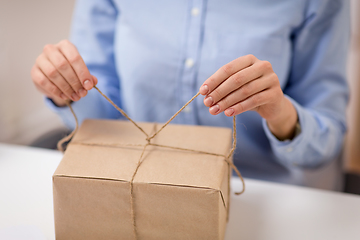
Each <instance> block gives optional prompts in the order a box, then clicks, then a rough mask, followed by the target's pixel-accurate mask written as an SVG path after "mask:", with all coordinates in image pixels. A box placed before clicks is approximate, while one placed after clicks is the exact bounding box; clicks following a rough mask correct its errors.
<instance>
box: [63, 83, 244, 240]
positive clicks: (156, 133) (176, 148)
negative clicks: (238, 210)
mask: <svg viewBox="0 0 360 240" xmlns="http://www.w3.org/2000/svg"><path fill="white" fill-rule="evenodd" d="M94 88H95V89H96V90H97V91H98V92H99V93H100V94H101V95H102V96H103V97H104V98H105V99H106V100H107V101H108V102H109V103H110V104H111V105H112V106H113V107H114V108H115V109H116V110H118V111H119V112H120V113H121V114H122V115H123V116H124V117H125V118H127V119H128V120H129V121H130V122H132V123H133V124H134V125H135V126H136V127H137V128H138V129H139V130H140V131H141V132H142V133H144V134H145V136H146V141H147V143H146V144H145V145H133V144H124V145H121V144H102V143H81V142H72V143H75V144H81V145H91V146H114V147H120V146H143V149H142V152H141V155H140V158H139V160H138V163H137V166H136V169H135V171H134V173H133V175H132V178H131V181H130V208H131V209H130V210H131V216H132V223H133V231H134V236H135V239H138V237H137V231H136V221H135V211H134V187H133V182H134V179H135V175H136V173H137V172H138V169H139V167H140V165H141V163H142V160H143V156H144V153H145V150H146V148H147V147H148V146H150V145H151V146H156V147H163V148H170V149H175V150H182V151H189V152H195V153H200V154H209V155H213V156H220V157H224V160H225V162H226V163H227V164H228V165H229V166H230V168H231V169H233V170H234V171H235V173H236V174H237V175H238V177H239V178H240V180H241V182H242V190H241V191H240V192H235V194H236V195H240V194H242V193H243V192H244V191H245V182H244V179H243V177H242V175H241V173H240V171H239V170H238V169H237V167H236V166H235V165H234V164H233V162H232V161H231V157H232V155H233V154H234V151H235V148H236V118H235V116H233V143H232V148H231V150H230V152H229V154H228V155H227V156H225V155H222V154H216V153H211V152H204V151H198V150H193V149H187V148H180V147H173V146H166V145H160V144H156V143H152V142H151V140H152V139H153V138H154V137H155V136H157V135H158V134H159V133H160V132H161V131H162V130H163V129H164V128H165V127H166V126H167V125H168V124H169V123H170V122H171V121H172V120H173V119H174V118H175V117H176V116H177V115H178V114H179V113H180V112H181V111H182V110H184V108H185V107H187V105H189V104H190V103H191V102H192V101H193V100H194V99H195V98H197V97H198V96H199V95H200V93H199V92H198V93H197V94H196V95H194V96H193V97H192V98H191V99H190V100H189V101H188V102H187V103H186V104H185V105H184V106H183V107H182V108H180V110H179V111H177V112H176V113H175V114H174V115H173V116H172V117H171V118H170V119H169V120H168V121H167V122H166V123H165V124H163V125H162V127H161V128H160V129H159V130H157V131H156V129H155V131H154V133H153V134H152V135H151V136H149V134H147V133H146V132H145V131H144V129H142V128H141V127H140V126H139V125H138V124H136V122H135V121H134V120H132V119H131V118H130V117H129V116H128V115H127V114H126V113H125V112H124V110H122V109H121V108H120V107H118V106H117V105H116V104H115V103H114V102H113V101H112V100H111V99H110V98H108V97H107V96H106V95H105V94H104V93H102V92H101V91H100V89H99V88H98V87H97V86H94ZM66 105H67V106H68V107H69V108H70V111H71V113H72V114H73V116H74V119H75V122H76V127H75V129H74V131H72V132H71V133H70V134H69V135H68V136H66V137H64V138H63V139H61V140H60V141H59V142H58V145H57V147H58V149H59V150H60V151H62V152H64V148H63V144H64V143H65V142H68V141H70V140H71V139H72V137H73V136H74V135H75V133H76V132H77V130H78V128H79V123H78V119H77V117H76V114H75V112H74V110H73V108H72V107H71V104H70V102H69V101H68V102H66ZM155 127H156V125H155ZM228 193H229V194H230V176H229V177H228ZM229 200H230V199H229V198H228V203H227V211H228V212H229ZM228 217H229V214H228Z"/></svg>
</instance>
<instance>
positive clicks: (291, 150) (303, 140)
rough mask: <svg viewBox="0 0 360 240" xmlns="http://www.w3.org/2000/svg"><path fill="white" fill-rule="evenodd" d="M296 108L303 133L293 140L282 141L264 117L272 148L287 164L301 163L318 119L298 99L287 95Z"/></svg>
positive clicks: (264, 124) (264, 125)
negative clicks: (300, 160)
mask: <svg viewBox="0 0 360 240" xmlns="http://www.w3.org/2000/svg"><path fill="white" fill-rule="evenodd" d="M285 97H286V98H288V99H289V100H290V101H291V103H292V104H293V106H294V107H295V109H296V112H297V114H298V119H299V124H300V127H301V133H300V134H299V135H297V136H296V137H295V138H294V139H292V140H285V141H280V140H278V139H277V138H276V137H275V136H274V134H272V132H271V131H270V129H269V127H268V125H267V122H266V120H265V119H263V122H262V124H263V128H264V131H265V134H266V136H267V137H268V139H269V141H270V145H271V148H272V149H273V152H274V154H275V155H276V156H277V157H278V159H279V161H280V162H282V163H283V164H285V165H289V164H290V165H291V166H294V165H301V164H302V162H299V156H302V155H304V150H305V149H306V146H307V143H308V141H309V139H310V138H311V136H312V134H313V133H312V126H314V125H316V120H315V119H314V118H313V116H312V115H311V113H309V112H308V111H306V110H305V109H304V108H303V107H302V106H300V105H299V104H298V103H297V102H296V101H294V100H293V99H292V98H290V97H289V96H286V95H285Z"/></svg>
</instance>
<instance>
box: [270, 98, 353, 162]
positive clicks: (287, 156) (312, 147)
mask: <svg viewBox="0 0 360 240" xmlns="http://www.w3.org/2000/svg"><path fill="white" fill-rule="evenodd" d="M289 100H290V101H291V102H292V104H293V106H294V107H295V109H296V112H297V114H298V117H299V123H300V126H301V133H300V134H299V135H298V136H296V137H295V138H294V139H292V140H286V141H279V140H278V139H277V138H276V137H275V136H274V135H273V134H272V133H271V131H270V129H269V128H268V125H267V124H266V121H265V120H264V122H263V127H264V130H265V133H266V135H267V136H268V138H269V141H270V144H271V147H272V149H273V151H274V153H275V155H276V156H277V158H278V160H279V162H280V163H282V164H283V165H285V166H289V167H293V166H297V167H304V168H316V167H318V166H321V165H322V164H324V163H326V162H328V161H331V160H333V159H334V158H335V157H336V156H337V155H338V154H339V152H340V150H341V148H342V144H343V137H344V134H345V131H346V127H345V118H343V119H337V118H334V117H331V116H330V115H325V114H323V113H321V112H319V111H315V110H310V109H306V108H304V107H302V106H300V105H299V104H297V103H296V102H295V101H294V100H292V99H290V98H289Z"/></svg>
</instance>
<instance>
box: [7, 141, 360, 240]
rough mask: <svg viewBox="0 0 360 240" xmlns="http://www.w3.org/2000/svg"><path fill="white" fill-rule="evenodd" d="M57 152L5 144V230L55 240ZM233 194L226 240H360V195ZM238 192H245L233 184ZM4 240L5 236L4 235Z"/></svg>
mask: <svg viewBox="0 0 360 240" xmlns="http://www.w3.org/2000/svg"><path fill="white" fill-rule="evenodd" d="M61 158H62V154H61V153H60V152H58V151H54V150H46V149H40V148H31V147H26V146H15V145H7V144H0V193H1V197H0V231H1V230H4V229H9V228H14V227H15V228H16V227H17V226H22V227H23V226H34V227H36V228H37V229H40V230H41V231H42V233H43V235H44V236H45V238H46V239H49V240H50V239H54V219H53V200H52V180H51V177H52V174H53V172H54V171H55V169H56V167H57V165H58V164H59V162H60V160H61ZM245 182H246V192H245V193H244V194H243V195H240V196H236V195H234V194H233V193H232V195H231V208H230V221H229V223H228V226H227V232H226V238H225V239H226V240H238V239H245V240H247V239H250V240H257V239H259V240H260V239H261V240H268V239H269V240H272V239H273V240H283V239H284V240H285V239H286V240H289V239H292V240H297V239H299V240H300V239H301V240H304V239H326V240H332V239H334V240H335V239H347V240H351V239H354V240H355V239H356V240H358V239H360V196H356V195H350V194H344V193H336V192H330V191H323V190H316V189H310V188H304V187H297V186H290V185H285V184H277V183H269V182H263V181H257V180H251V179H245ZM231 184H232V189H233V191H234V190H235V189H240V188H241V183H240V181H239V179H237V178H233V179H232V181H231ZM0 236H1V235H0Z"/></svg>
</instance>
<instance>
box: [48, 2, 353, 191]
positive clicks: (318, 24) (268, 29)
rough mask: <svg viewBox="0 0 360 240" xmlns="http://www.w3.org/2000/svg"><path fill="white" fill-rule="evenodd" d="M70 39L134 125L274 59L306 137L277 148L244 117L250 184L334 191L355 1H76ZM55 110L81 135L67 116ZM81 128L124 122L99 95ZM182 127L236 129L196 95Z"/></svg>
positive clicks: (241, 154)
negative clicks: (232, 66) (231, 68)
mask: <svg viewBox="0 0 360 240" xmlns="http://www.w3.org/2000/svg"><path fill="white" fill-rule="evenodd" d="M71 41H72V42H73V43H74V44H75V45H76V46H77V47H78V50H79V52H80V53H81V55H82V57H83V58H84V60H85V63H86V64H87V66H88V68H89V69H90V72H91V73H92V74H93V75H95V76H96V77H97V78H98V79H99V83H98V87H99V88H100V89H101V90H102V91H103V92H104V93H105V94H106V95H108V96H109V97H110V98H111V99H112V100H113V101H114V102H115V103H117V104H118V105H119V106H120V107H122V108H123V109H124V110H125V111H126V112H127V113H128V114H129V115H130V117H131V118H133V119H134V120H136V121H149V122H165V121H166V120H168V119H169V118H170V117H171V116H172V115H173V114H174V113H175V112H176V111H177V110H178V109H180V107H181V106H183V105H184V104H185V103H186V102H187V101H188V100H189V99H190V98H191V97H192V96H193V95H195V94H196V93H197V91H198V89H199V87H200V86H201V84H202V83H203V82H204V81H205V80H206V79H207V78H208V77H210V76H211V75H212V74H213V73H214V72H215V71H216V70H217V69H218V68H220V67H221V66H223V65H224V64H226V63H228V62H230V61H232V60H234V59H236V58H238V57H240V56H243V55H246V54H253V55H255V56H256V57H257V58H258V59H261V60H267V61H269V62H270V63H271V64H272V66H273V69H274V71H275V73H276V74H277V76H278V78H279V81H280V84H281V87H282V89H283V91H284V94H285V95H286V97H288V98H289V99H290V100H291V101H292V103H293V104H294V106H295V108H296V110H297V113H298V116H299V122H300V125H301V129H302V131H301V133H300V134H299V135H298V136H297V137H296V138H295V139H293V140H291V141H290V140H288V141H279V140H277V139H276V137H275V136H273V135H272V133H271V132H270V131H269V129H268V127H267V125H266V121H265V120H264V119H262V118H261V117H260V116H259V115H258V114H257V113H256V112H246V113H243V114H241V115H238V117H237V123H238V129H237V131H238V135H237V138H238V146H237V149H236V154H235V157H234V162H235V164H236V165H237V166H238V168H239V169H240V171H241V172H242V173H243V175H244V176H245V177H250V178H257V179H263V180H269V181H276V182H285V183H291V184H298V185H306V186H315V187H322V188H328V189H334V188H336V187H338V186H340V184H341V182H340V180H339V176H340V175H339V173H340V172H341V167H340V165H339V162H338V161H337V160H336V159H338V156H339V153H340V151H341V149H342V145H343V137H344V133H345V131H346V119H345V108H346V106H347V102H348V86H347V84H346V78H345V71H346V58H347V48H348V43H349V1H348V0H292V1H288V0H273V1H269V0H257V1H248V0H226V1H224V0H222V1H217V0H207V1H206V0H192V1H185V0H183V1H167V0H153V1H144V0H138V1H133V0H112V1H111V0H78V1H77V3H76V7H75V13H74V17H73V25H72V34H71ZM48 105H49V106H50V107H51V108H52V109H53V110H54V111H55V112H57V113H58V114H59V115H60V116H61V117H62V119H63V121H64V122H65V123H66V124H67V125H68V126H69V127H71V128H73V127H74V120H73V116H72V115H71V113H70V111H69V109H67V108H57V107H56V106H54V105H53V104H52V103H51V102H50V101H48ZM72 105H73V108H74V110H75V112H76V113H77V115H78V117H79V119H80V121H82V120H83V119H85V118H110V119H119V118H122V116H121V115H120V114H119V113H118V112H117V111H116V110H115V109H114V108H113V107H112V106H111V105H110V104H109V103H108V102H107V101H106V100H105V99H104V98H103V97H102V96H100V94H99V93H98V92H97V91H96V90H91V91H90V92H89V94H88V95H87V96H86V97H85V98H83V99H81V100H80V101H78V102H75V103H73V104H72ZM174 123H181V124H195V125H196V124H198V125H211V126H226V127H231V126H232V118H229V117H226V116H225V115H224V114H219V115H217V116H212V115H211V114H210V113H209V112H208V108H207V107H205V106H204V104H203V97H198V98H197V99H196V100H195V101H194V102H193V103H192V104H191V105H189V107H187V108H186V109H185V111H184V112H182V113H181V114H180V115H179V116H178V117H177V118H175V120H174Z"/></svg>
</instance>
